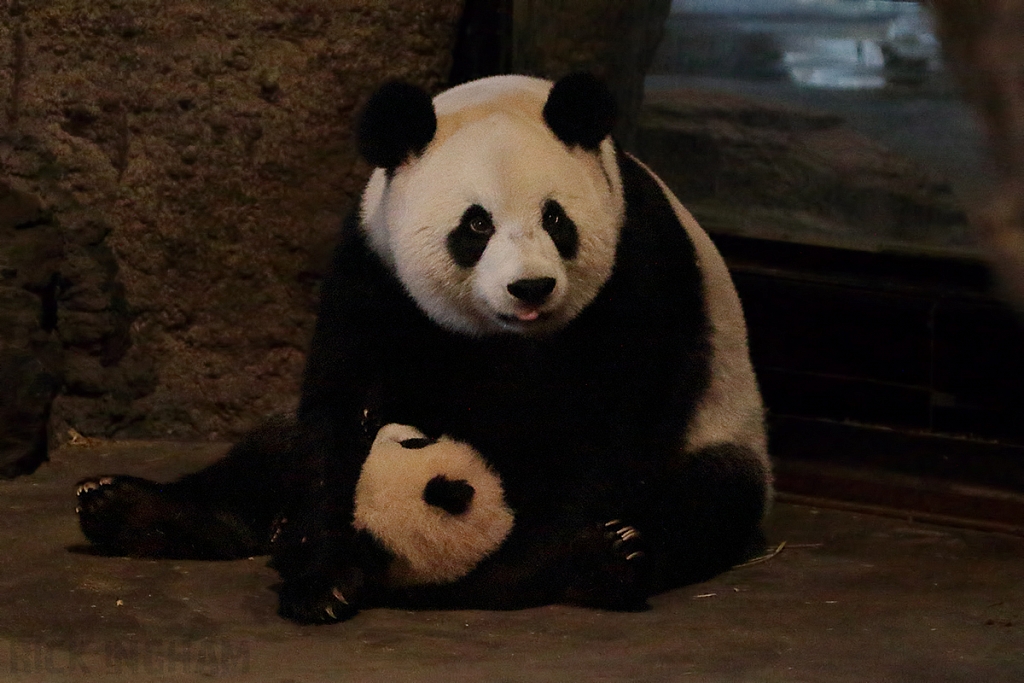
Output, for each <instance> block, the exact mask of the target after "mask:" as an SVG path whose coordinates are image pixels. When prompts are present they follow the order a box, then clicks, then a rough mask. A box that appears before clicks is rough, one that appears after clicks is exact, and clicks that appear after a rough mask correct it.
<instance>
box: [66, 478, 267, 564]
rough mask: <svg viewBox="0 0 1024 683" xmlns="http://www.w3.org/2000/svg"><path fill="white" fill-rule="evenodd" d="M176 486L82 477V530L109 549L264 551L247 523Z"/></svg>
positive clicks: (139, 553)
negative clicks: (176, 489)
mask: <svg viewBox="0 0 1024 683" xmlns="http://www.w3.org/2000/svg"><path fill="white" fill-rule="evenodd" d="M173 486H174V485H173V484H170V485H168V484H158V483H156V482H153V481H149V480H148V479H141V478H139V477H129V476H124V475H104V476H99V477H90V478H88V479H83V480H82V481H80V482H78V485H77V487H76V496H77V503H78V504H77V507H76V508H75V511H76V512H77V513H78V523H79V526H80V527H81V529H82V533H84V534H85V537H86V538H88V539H89V541H90V542H91V543H92V545H93V546H94V547H95V548H96V549H97V550H98V551H100V552H101V553H104V554H109V555H127V556H132V557H183V558H196V559H228V558H236V557H247V556H250V555H254V554H258V553H259V551H260V548H259V544H258V543H256V542H254V540H253V533H252V532H251V530H249V529H247V528H245V525H244V524H242V523H240V522H239V521H238V520H236V519H235V518H234V517H233V516H232V515H229V514H226V513H217V512H216V511H214V510H211V509H207V508H204V507H202V506H200V505H197V504H195V503H192V502H189V501H187V500H184V499H181V498H179V497H178V496H176V495H174V494H173V493H171V490H172V489H173Z"/></svg>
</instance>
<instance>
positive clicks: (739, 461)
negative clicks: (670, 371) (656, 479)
mask: <svg viewBox="0 0 1024 683" xmlns="http://www.w3.org/2000/svg"><path fill="white" fill-rule="evenodd" d="M769 481H770V474H769V472H768V471H766V467H765V465H764V463H763V461H762V459H761V457H759V456H758V454H757V453H755V452H754V451H752V450H751V449H749V448H746V447H743V446H739V445H736V444H728V443H726V444H716V445H713V446H708V447H705V448H703V449H700V450H698V451H695V452H691V453H686V454H684V455H683V456H682V457H680V458H679V459H678V460H677V461H675V462H673V463H671V464H670V466H669V467H668V469H667V471H666V473H665V475H664V477H663V481H662V483H661V485H660V487H659V488H660V494H659V495H658V499H659V501H660V503H659V505H657V506H656V507H655V513H654V514H653V515H651V516H650V517H649V518H648V519H647V520H646V521H644V522H641V523H642V524H644V525H645V527H644V531H645V533H646V534H647V537H648V540H649V542H650V545H651V546H653V547H652V548H651V550H652V552H651V555H652V557H651V559H652V561H653V564H654V567H653V568H652V569H653V571H654V573H655V579H654V580H655V583H656V588H657V589H659V590H665V589H668V588H672V587H675V586H680V585H684V584H687V583H695V582H698V581H703V580H706V579H709V578H711V577H713V576H715V575H716V574H719V573H721V572H723V571H725V570H727V569H729V568H731V567H733V566H735V565H736V564H738V563H740V562H743V561H744V560H746V559H749V558H750V557H752V556H754V555H756V554H758V553H760V552H761V551H762V550H763V548H764V536H763V533H762V530H761V522H762V519H763V517H764V514H765V506H766V502H767V497H768V490H767V489H768V487H769Z"/></svg>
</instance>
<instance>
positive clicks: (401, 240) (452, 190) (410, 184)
mask: <svg viewBox="0 0 1024 683" xmlns="http://www.w3.org/2000/svg"><path fill="white" fill-rule="evenodd" d="M614 122H615V102H614V100H613V98H612V97H611V95H610V93H609V92H608V90H607V89H606V88H605V87H604V86H603V85H602V84H601V83H600V82H598V81H597V80H596V79H594V78H593V77H591V76H588V75H585V74H575V75H572V76H567V77H566V78H563V79H562V80H560V81H558V82H557V83H555V84H554V85H552V83H550V82H549V81H544V80H540V79H535V78H527V77H524V76H495V77H492V78H486V79H482V80H479V81H473V82H471V83H466V84H463V85H460V86H458V87H455V88H452V89H451V90H448V91H446V92H444V93H441V94H440V95H438V96H437V97H436V98H434V100H433V101H431V100H430V98H429V97H428V96H427V95H426V94H425V93H424V92H423V91H421V90H419V89H418V88H415V87H414V86H410V85H406V84H401V83H391V84H388V85H385V86H383V87H382V88H381V89H380V90H378V91H377V93H376V94H374V95H373V97H371V99H370V101H369V102H368V104H367V106H366V108H365V110H364V113H363V116H362V119H361V121H360V125H359V145H360V151H361V152H362V153H363V155H364V156H365V157H366V159H367V160H368V161H369V162H370V163H371V164H373V165H374V166H376V167H377V169H376V170H375V171H374V173H373V176H372V177H371V179H370V182H369V183H368V185H367V188H366V191H365V192H364V194H363V198H362V205H361V212H362V224H363V226H364V229H365V230H366V232H367V235H368V238H369V240H370V243H371V245H372V247H373V249H374V250H375V251H376V252H377V254H378V255H380V257H381V258H382V259H384V261H385V262H386V263H387V264H388V265H389V266H390V267H391V268H392V269H393V271H394V272H395V273H396V275H397V277H398V279H399V280H400V281H401V282H402V284H403V285H404V286H405V288H406V290H407V291H408V293H409V294H410V296H411V297H412V298H413V299H414V300H415V301H416V303H417V305H418V306H419V307H420V308H421V309H422V310H423V311H424V312H425V313H426V314H427V315H428V316H429V317H430V318H431V319H433V320H434V321H435V322H437V323H438V324H440V325H442V326H444V327H446V328H448V329H450V330H453V331H457V332H461V333H465V334H470V335H487V334H493V333H501V332H506V333H509V332H510V333H513V334H521V335H526V336H535V335H543V334H547V333H550V332H553V331H555V330H558V329H560V328H561V327H563V326H564V325H566V324H567V323H568V322H569V321H571V320H572V319H573V318H575V317H576V316H577V315H578V314H579V313H580V312H581V311H582V310H583V309H584V308H585V307H586V306H587V305H588V304H589V303H590V302H591V301H592V300H593V299H594V297H595V296H596V295H597V293H598V292H599V291H600V289H601V287H602V286H603V285H604V283H605V282H606V281H607V280H608V278H609V277H610V276H611V272H612V266H613V263H614V260H615V249H616V246H617V243H618V236H619V231H620V228H621V224H622V220H623V211H624V209H623V197H622V180H621V176H620V174H619V170H618V164H617V161H616V153H615V148H614V145H613V143H612V141H611V138H610V137H609V133H610V132H611V128H612V125H613V124H614Z"/></svg>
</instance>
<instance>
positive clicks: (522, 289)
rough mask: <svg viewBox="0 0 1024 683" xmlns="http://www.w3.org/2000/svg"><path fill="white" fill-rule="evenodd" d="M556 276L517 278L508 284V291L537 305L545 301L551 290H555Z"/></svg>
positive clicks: (524, 300)
mask: <svg viewBox="0 0 1024 683" xmlns="http://www.w3.org/2000/svg"><path fill="white" fill-rule="evenodd" d="M555 284H556V283H555V278H553V277H535V278H527V279H525V280H516V281H515V282H513V283H512V284H510V285H509V286H508V293H509V294H511V295H512V296H514V297H515V298H517V299H519V300H520V301H522V302H523V303H524V304H530V305H531V306H536V305H538V304H542V303H544V299H547V298H548V295H549V294H551V292H553V291H555Z"/></svg>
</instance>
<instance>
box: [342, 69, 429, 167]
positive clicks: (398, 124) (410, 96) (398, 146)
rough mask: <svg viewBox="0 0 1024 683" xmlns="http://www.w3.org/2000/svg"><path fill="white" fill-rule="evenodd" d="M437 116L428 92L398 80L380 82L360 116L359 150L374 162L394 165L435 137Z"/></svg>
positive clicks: (382, 164) (365, 157) (386, 165)
mask: <svg viewBox="0 0 1024 683" xmlns="http://www.w3.org/2000/svg"><path fill="white" fill-rule="evenodd" d="M436 131H437V116H436V115H435V114H434V103H433V102H432V101H431V99H430V95H428V94H427V93H425V92H424V91H423V90H421V89H420V88H417V87H416V86H414V85H410V84H408V83H401V82H397V81H396V82H393V83H387V84H385V85H383V86H381V87H380V88H379V89H378V90H377V91H376V92H375V93H374V94H373V95H372V96H371V97H370V99H369V101H368V102H367V103H366V107H365V108H364V109H363V112H362V115H361V116H360V118H359V126H358V142H359V152H360V154H362V155H363V158H364V159H366V160H367V161H368V162H370V163H371V164H372V165H374V166H379V167H381V168H386V169H389V170H392V169H394V168H395V167H397V166H398V165H399V164H401V163H402V162H403V161H405V160H406V159H408V158H409V156H410V155H416V154H419V153H420V152H422V151H423V150H424V148H425V147H426V146H427V145H428V144H429V143H430V141H431V140H433V139H434V133H435V132H436Z"/></svg>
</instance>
